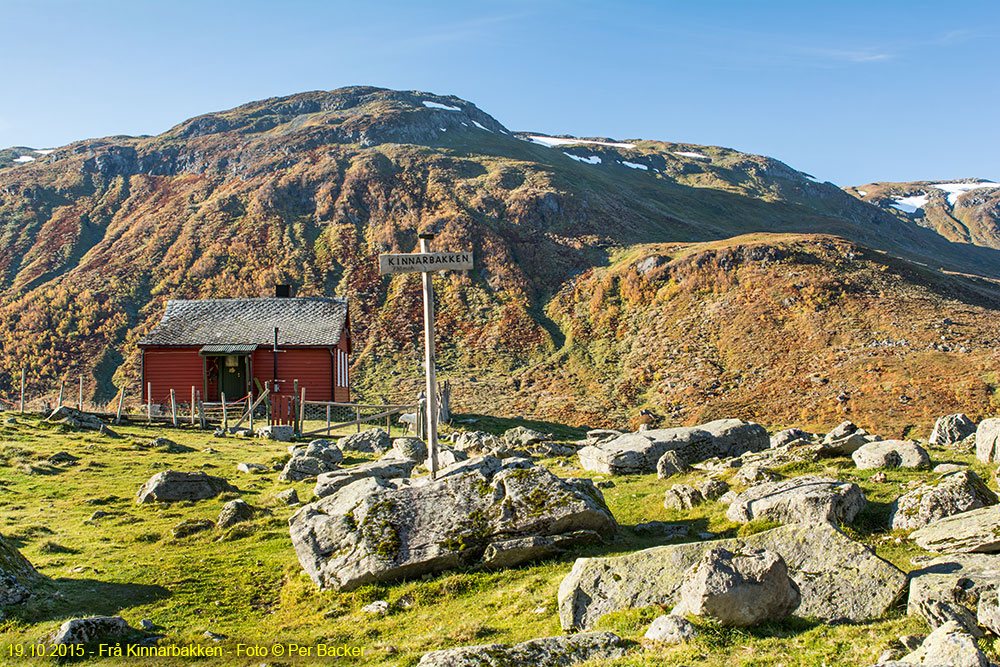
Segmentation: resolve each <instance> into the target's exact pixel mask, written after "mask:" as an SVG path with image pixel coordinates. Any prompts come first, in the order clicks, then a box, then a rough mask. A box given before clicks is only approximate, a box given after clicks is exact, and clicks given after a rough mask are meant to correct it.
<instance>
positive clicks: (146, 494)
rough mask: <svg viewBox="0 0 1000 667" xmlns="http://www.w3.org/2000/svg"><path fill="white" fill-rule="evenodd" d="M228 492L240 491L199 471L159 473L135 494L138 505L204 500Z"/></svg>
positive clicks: (221, 479)
mask: <svg viewBox="0 0 1000 667" xmlns="http://www.w3.org/2000/svg"><path fill="white" fill-rule="evenodd" d="M226 491H239V489H237V488H236V487H235V486H233V485H232V484H230V483H229V482H227V481H226V480H224V479H223V478H221V477H213V476H212V475H206V474H205V473H203V472H201V471H200V470H199V471H196V472H178V471H176V470H165V471H164V472H158V473H156V474H155V475H153V476H152V477H150V478H149V480H148V481H147V482H146V483H145V484H143V485H142V486H141V487H140V488H139V491H138V492H137V493H136V494H135V497H136V503H138V504H140V505H141V504H143V503H172V502H176V501H178V500H204V499H206V498H214V497H215V496H217V495H219V494H220V493H225V492H226Z"/></svg>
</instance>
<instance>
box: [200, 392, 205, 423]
mask: <svg viewBox="0 0 1000 667" xmlns="http://www.w3.org/2000/svg"><path fill="white" fill-rule="evenodd" d="M198 422H199V424H200V425H201V430H202V431H204V430H205V406H204V405H202V403H201V392H200V391H199V392H198Z"/></svg>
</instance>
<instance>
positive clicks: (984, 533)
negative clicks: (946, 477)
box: [910, 505, 1000, 554]
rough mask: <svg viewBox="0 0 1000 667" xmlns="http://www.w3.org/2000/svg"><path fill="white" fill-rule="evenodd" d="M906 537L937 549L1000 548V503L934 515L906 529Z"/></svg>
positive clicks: (972, 550) (986, 550) (988, 550)
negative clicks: (940, 516) (925, 522)
mask: <svg viewBox="0 0 1000 667" xmlns="http://www.w3.org/2000/svg"><path fill="white" fill-rule="evenodd" d="M910 538H911V539H913V540H916V542H917V544H918V545H920V546H921V547H923V548H924V549H927V550H928V551H936V552H937V553H946V554H947V553H996V552H1000V505H990V506H989V507H983V508H981V509H977V510H971V511H968V512H962V513H961V514H954V515H952V516H948V517H945V518H943V519H938V520H937V521H935V522H933V523H931V524H928V525H926V526H924V527H923V528H919V529H917V530H915V531H914V532H912V533H910Z"/></svg>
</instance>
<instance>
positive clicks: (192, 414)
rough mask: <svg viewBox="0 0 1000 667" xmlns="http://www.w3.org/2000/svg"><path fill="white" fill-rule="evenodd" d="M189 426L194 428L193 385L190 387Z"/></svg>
mask: <svg viewBox="0 0 1000 667" xmlns="http://www.w3.org/2000/svg"><path fill="white" fill-rule="evenodd" d="M191 426H194V385H191Z"/></svg>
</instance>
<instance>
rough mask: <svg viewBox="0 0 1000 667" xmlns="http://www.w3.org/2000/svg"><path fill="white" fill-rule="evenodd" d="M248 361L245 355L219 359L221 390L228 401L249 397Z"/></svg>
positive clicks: (233, 355) (231, 355)
mask: <svg viewBox="0 0 1000 667" xmlns="http://www.w3.org/2000/svg"><path fill="white" fill-rule="evenodd" d="M247 366H248V361H247V355H245V354H230V355H227V356H225V357H219V389H220V390H221V391H223V392H224V393H225V394H226V400H227V401H234V400H236V399H238V398H243V397H244V396H246V395H247V386H248V385H247V381H248V378H249V377H250V376H249V374H248V371H247Z"/></svg>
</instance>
